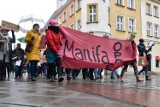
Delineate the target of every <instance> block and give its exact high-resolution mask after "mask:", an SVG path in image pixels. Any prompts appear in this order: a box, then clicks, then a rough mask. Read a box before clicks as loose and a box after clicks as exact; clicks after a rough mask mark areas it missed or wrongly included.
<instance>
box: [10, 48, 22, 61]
mask: <svg viewBox="0 0 160 107" xmlns="http://www.w3.org/2000/svg"><path fill="white" fill-rule="evenodd" d="M14 57H17V58H16V59H15V60H17V59H20V60H24V50H23V49H21V48H19V49H18V48H16V49H15V50H13V52H12V58H14Z"/></svg>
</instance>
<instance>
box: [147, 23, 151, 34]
mask: <svg viewBox="0 0 160 107" xmlns="http://www.w3.org/2000/svg"><path fill="white" fill-rule="evenodd" d="M147 36H152V23H150V22H147Z"/></svg>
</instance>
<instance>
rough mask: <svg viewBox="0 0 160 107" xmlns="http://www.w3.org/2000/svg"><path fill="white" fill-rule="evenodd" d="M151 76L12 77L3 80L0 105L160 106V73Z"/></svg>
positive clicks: (70, 106) (10, 106) (72, 106)
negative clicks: (55, 79)
mask: <svg viewBox="0 0 160 107" xmlns="http://www.w3.org/2000/svg"><path fill="white" fill-rule="evenodd" d="M141 77H142V78H144V77H143V75H141ZM151 78H152V81H143V82H140V83H137V82H136V80H135V77H134V75H125V77H124V82H123V83H121V82H118V81H117V80H116V79H115V80H110V78H109V77H107V78H104V79H102V80H96V81H91V80H89V79H88V80H83V79H82V77H79V78H78V79H76V80H71V81H69V82H67V81H66V80H65V81H64V82H63V83H58V82H49V81H47V80H46V79H45V78H43V77H39V78H38V79H37V81H36V82H32V81H30V80H28V79H26V77H24V78H22V79H17V80H15V79H14V78H13V77H11V78H10V79H8V80H6V81H0V107H160V102H159V99H160V75H151Z"/></svg>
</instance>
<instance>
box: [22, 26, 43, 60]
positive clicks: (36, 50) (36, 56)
mask: <svg viewBox="0 0 160 107" xmlns="http://www.w3.org/2000/svg"><path fill="white" fill-rule="evenodd" d="M33 36H34V38H35V39H34V40H32V39H31V38H32V37H33ZM41 38H42V35H40V34H39V32H37V31H35V30H34V29H32V30H30V31H28V32H27V35H26V38H25V42H27V43H30V44H34V46H33V50H32V51H31V52H26V56H27V60H29V61H31V60H36V61H40V41H41Z"/></svg>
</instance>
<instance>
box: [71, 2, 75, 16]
mask: <svg viewBox="0 0 160 107" xmlns="http://www.w3.org/2000/svg"><path fill="white" fill-rule="evenodd" d="M73 14H74V5H73V4H72V5H71V6H70V16H72V15H73Z"/></svg>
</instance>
